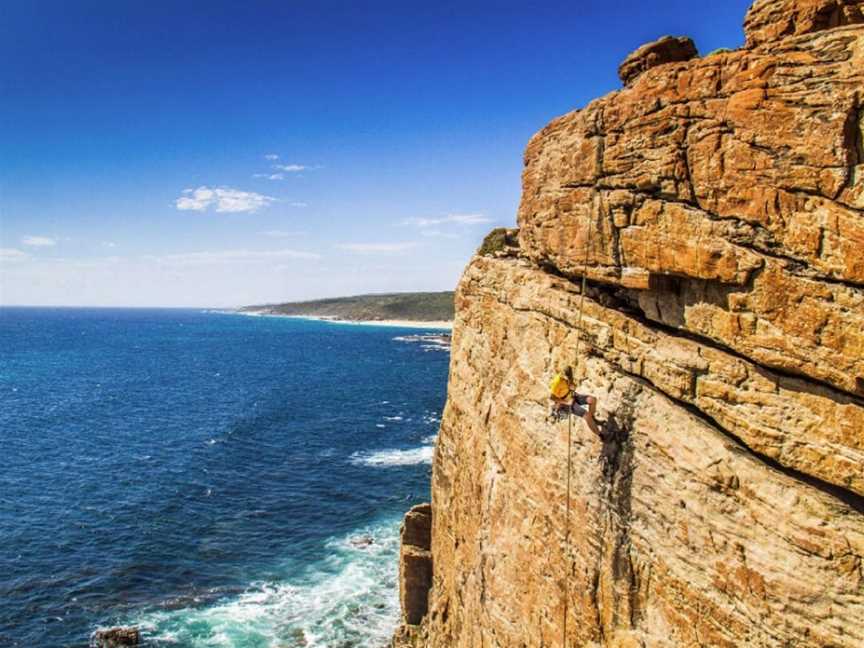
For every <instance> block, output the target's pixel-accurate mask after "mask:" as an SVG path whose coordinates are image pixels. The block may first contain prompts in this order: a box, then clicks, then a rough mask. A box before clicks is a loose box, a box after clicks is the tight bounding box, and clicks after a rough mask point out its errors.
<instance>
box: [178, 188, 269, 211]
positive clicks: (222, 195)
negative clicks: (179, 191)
mask: <svg viewBox="0 0 864 648" xmlns="http://www.w3.org/2000/svg"><path fill="white" fill-rule="evenodd" d="M275 200H276V199H275V198H272V197H270V196H264V195H262V194H259V193H255V192H254V191H240V190H239V189H232V188H230V187H215V188H212V189H211V188H210V187H206V186H204V187H198V188H197V189H184V190H183V195H182V196H180V197H179V198H178V199H177V200H176V202H175V204H176V205H177V209H179V210H181V211H206V210H207V209H209V208H210V207H215V208H216V211H217V212H229V213H238V212H255V211H258V210H259V209H261V208H262V207H266V206H268V205H269V204H270V203H272V202H274V201H275Z"/></svg>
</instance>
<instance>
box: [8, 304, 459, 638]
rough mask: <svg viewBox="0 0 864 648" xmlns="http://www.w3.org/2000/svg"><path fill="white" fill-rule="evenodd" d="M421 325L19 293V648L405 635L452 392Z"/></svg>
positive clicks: (11, 354)
mask: <svg viewBox="0 0 864 648" xmlns="http://www.w3.org/2000/svg"><path fill="white" fill-rule="evenodd" d="M417 333H418V331H416V330H408V329H398V328H387V327H375V326H355V325H343V324H334V323H326V322H318V321H311V320H300V319H291V318H279V317H245V316H241V315H235V314H228V313H217V312H202V311H198V310H140V309H42V308H3V309H0V458H2V462H0V646H2V647H3V648H12V647H19V646H20V647H27V648H32V647H34V646H39V647H47V648H55V647H65V646H75V647H78V646H82V647H83V646H87V644H88V640H89V637H90V635H91V633H92V632H93V631H94V630H95V629H96V628H98V627H106V626H111V625H137V626H139V627H140V628H141V629H142V631H143V633H144V636H145V639H146V641H145V645H147V646H154V647H162V646H166V647H167V646H170V647H172V648H183V647H199V646H200V647H205V646H206V647H208V648H219V647H223V646H225V647H228V646H230V647H233V648H253V647H254V648H264V647H272V648H276V647H279V648H292V647H295V646H296V647H298V648H299V647H301V646H303V647H305V648H313V647H327V648H353V647H357V648H360V647H364V648H365V647H369V648H380V647H382V646H384V645H386V643H387V640H388V638H389V636H390V633H391V632H392V630H393V629H394V627H395V625H396V623H397V621H398V615H399V611H398V593H397V589H398V587H397V571H398V564H397V559H398V533H399V523H400V521H401V516H402V514H403V513H404V512H405V511H406V510H407V509H408V508H409V507H410V506H411V505H413V504H415V503H418V502H421V501H424V500H427V499H428V492H429V471H430V467H431V466H430V464H431V458H432V449H433V444H434V440H435V434H436V432H437V429H438V424H439V420H440V416H441V411H442V407H443V404H444V400H445V395H446V394H445V392H446V381H447V368H448V362H449V354H448V353H447V352H446V349H445V348H442V347H441V346H439V345H437V344H435V343H434V341H430V340H428V339H426V338H425V337H424V336H422V335H421V336H418V335H417Z"/></svg>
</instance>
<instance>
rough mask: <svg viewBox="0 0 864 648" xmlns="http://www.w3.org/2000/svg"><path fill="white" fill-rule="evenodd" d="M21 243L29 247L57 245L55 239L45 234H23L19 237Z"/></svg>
mask: <svg viewBox="0 0 864 648" xmlns="http://www.w3.org/2000/svg"><path fill="white" fill-rule="evenodd" d="M21 243H22V245H29V246H30V247H54V246H55V245H57V239H53V238H48V237H47V236H25V237H24V238H22V239H21Z"/></svg>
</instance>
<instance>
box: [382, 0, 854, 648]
mask: <svg viewBox="0 0 864 648" xmlns="http://www.w3.org/2000/svg"><path fill="white" fill-rule="evenodd" d="M745 32H746V41H747V46H746V47H745V48H744V49H741V50H738V51H732V52H720V53H716V54H714V55H711V56H708V57H705V58H692V57H691V56H690V55H689V54H688V53H687V51H686V42H687V41H686V40H685V39H675V42H676V43H677V45H675V46H674V47H672V45H671V44H670V43H668V42H667V43H666V44H665V45H662V46H660V47H655V45H656V44H652V45H651V46H647V47H646V48H641V49H640V50H639V51H638V52H637V53H636V54H635V55H634V56H631V57H630V58H628V62H625V65H622V78H624V80H625V83H626V84H627V85H626V87H625V88H624V89H623V90H621V91H619V92H615V93H612V94H611V95H608V96H606V97H604V98H602V99H599V100H597V101H595V102H593V103H591V104H590V105H589V106H587V107H586V108H584V109H583V110H579V111H576V112H573V113H570V114H568V115H565V116H563V117H560V118H558V119H556V120H554V121H553V122H552V123H550V124H549V125H548V126H547V127H546V128H544V129H543V130H542V131H540V133H538V134H537V135H536V136H535V137H534V138H533V139H532V140H531V142H530V143H529V145H528V149H527V152H526V155H525V171H524V175H523V194H522V202H521V205H520V208H519V215H518V221H519V232H518V243H519V247H518V249H517V248H514V247H513V246H512V245H509V244H508V245H504V244H503V243H502V244H501V245H500V246H499V248H500V249H497V248H496V249H489V247H490V246H488V245H487V246H486V247H485V248H484V254H483V255H478V256H477V257H475V259H474V260H473V261H472V262H471V264H470V265H469V267H468V268H467V270H466V272H465V274H464V276H463V278H462V280H461V282H460V285H459V289H458V291H457V295H456V306H457V317H456V325H455V329H454V335H453V347H452V359H451V367H450V382H449V393H448V401H447V406H446V410H445V413H444V417H443V421H442V425H441V431H440V435H439V439H438V445H437V449H436V453H435V461H434V470H433V480H432V538H431V540H432V541H431V560H432V563H433V569H432V584H431V588H430V590H429V592H428V609H427V610H426V613H425V616H424V617H423V620H422V622H421V623H420V624H415V622H416V621H417V617H418V609H420V610H421V611H422V608H417V607H416V606H414V607H411V608H410V609H408V608H406V610H405V611H406V625H405V626H404V627H403V628H402V629H401V630H400V633H399V635H398V639H397V643H400V644H409V645H414V646H418V647H419V646H423V647H425V648H459V647H467V646H472V647H474V646H484V647H492V646H500V647H516V646H532V647H533V646H537V647H539V646H550V647H551V646H564V645H567V646H609V647H618V648H624V647H627V648H631V647H634V648H635V647H648V646H669V647H672V646H723V647H729V648H732V647H738V646H755V647H769V646H771V647H773V646H777V647H779V646H832V647H849V648H852V647H855V646H861V645H864V136H862V131H864V1H862V0H781V1H777V0H774V1H765V0H757V2H756V3H755V4H754V5H753V6H752V8H751V10H750V12H749V13H748V16H747V18H746V20H745ZM680 48H683V49H680ZM670 51H672V52H673V54H675V55H674V56H671V57H666V58H664V56H665V54H664V53H668V52H670ZM628 63H629V65H628ZM499 238H502V237H499ZM505 238H506V239H508V240H509V239H512V236H508V237H504V238H502V240H505ZM493 247H494V246H493ZM583 274H584V275H585V276H586V277H587V280H588V284H587V290H586V294H585V295H584V296H583V295H582V294H580V292H581V291H580V289H581V277H582V275H583ZM580 313H581V326H580V324H579V322H580ZM577 348H578V356H577ZM567 366H572V367H574V368H575V370H576V374H577V376H578V378H579V382H580V386H579V391H581V392H584V393H592V394H595V395H597V396H598V398H599V401H600V406H599V418H600V420H601V428H602V431H603V438H602V439H599V438H597V437H596V436H594V435H593V434H591V433H590V432H589V431H588V429H587V428H586V426H585V425H584V423H582V422H581V421H578V420H577V421H574V422H573V428H572V434H573V441H572V444H571V445H570V450H571V453H570V459H571V464H570V466H569V469H570V472H569V482H570V497H569V501H570V511H569V516H568V506H567V503H568V472H567V471H568V427H567V423H557V424H556V423H550V422H549V421H548V420H547V415H548V403H547V386H548V382H549V379H550V378H551V376H552V374H553V373H554V372H555V371H557V370H560V369H563V368H564V367H567ZM402 577H403V581H404V580H405V579H411V578H413V576H412V574H411V571H410V569H405V564H404V561H403V570H402ZM420 598H422V597H420ZM418 600H419V599H418Z"/></svg>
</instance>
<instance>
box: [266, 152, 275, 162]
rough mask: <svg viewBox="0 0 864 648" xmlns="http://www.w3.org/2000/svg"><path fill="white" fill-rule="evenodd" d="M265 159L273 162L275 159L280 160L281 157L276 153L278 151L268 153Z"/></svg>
mask: <svg viewBox="0 0 864 648" xmlns="http://www.w3.org/2000/svg"><path fill="white" fill-rule="evenodd" d="M264 159H265V160H270V161H271V162H272V161H273V160H278V159H279V155H278V154H276V153H268V154H267V155H265V156H264Z"/></svg>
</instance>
